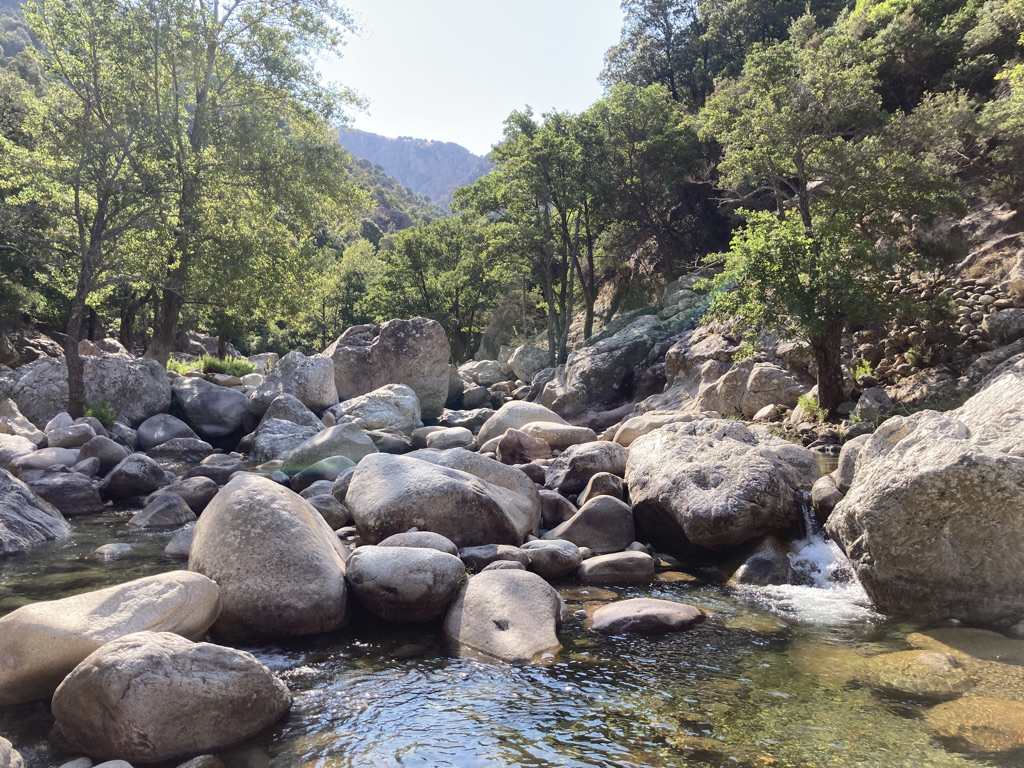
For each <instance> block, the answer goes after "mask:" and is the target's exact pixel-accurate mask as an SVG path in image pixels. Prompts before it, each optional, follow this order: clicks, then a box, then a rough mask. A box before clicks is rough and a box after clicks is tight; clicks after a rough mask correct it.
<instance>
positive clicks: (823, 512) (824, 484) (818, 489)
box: [811, 475, 843, 523]
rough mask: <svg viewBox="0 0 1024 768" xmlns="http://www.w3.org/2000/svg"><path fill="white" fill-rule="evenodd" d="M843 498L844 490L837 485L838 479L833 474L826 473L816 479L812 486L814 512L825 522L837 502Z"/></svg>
mask: <svg viewBox="0 0 1024 768" xmlns="http://www.w3.org/2000/svg"><path fill="white" fill-rule="evenodd" d="M842 500H843V492H842V491H840V490H839V488H838V487H836V481H835V479H834V478H833V477H832V475H824V476H822V477H819V478H818V479H817V480H815V481H814V485H812V486H811V506H813V507H814V514H815V516H816V517H817V518H818V520H819V521H820V522H822V523H824V522H825V521H826V520H828V516H829V515H831V514H832V510H833V509H835V508H836V504H838V503H839V502H840V501H842Z"/></svg>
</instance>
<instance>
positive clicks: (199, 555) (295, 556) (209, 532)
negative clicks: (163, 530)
mask: <svg viewBox="0 0 1024 768" xmlns="http://www.w3.org/2000/svg"><path fill="white" fill-rule="evenodd" d="M344 557H345V552H344V550H343V548H342V546H341V543H340V542H339V540H338V537H337V536H335V535H334V531H332V530H331V528H330V526H328V525H327V523H326V522H325V521H324V519H323V517H322V516H321V515H320V513H319V512H317V511H316V510H315V509H314V508H313V507H312V506H311V505H310V504H309V502H307V501H306V500H305V499H303V498H302V497H301V496H299V495H298V494H296V493H293V492H292V491H290V490H288V489H287V488H284V487H283V486H280V485H278V484H277V483H275V482H274V481H273V480H270V479H269V478H266V477H261V476H259V475H252V474H242V475H237V476H235V477H234V478H233V479H232V480H231V481H230V482H229V483H228V484H227V485H225V486H224V487H223V488H222V489H221V490H220V492H219V493H218V494H217V495H216V496H215V497H214V499H213V501H211V502H210V504H209V505H208V506H207V507H206V510H205V511H204V512H203V514H202V515H201V516H200V518H199V522H198V523H196V527H195V532H194V533H193V538H192V548H191V552H190V554H189V561H188V567H189V570H190V571H195V572H196V573H201V574H203V575H205V576H208V577H209V578H211V579H213V580H214V581H216V582H217V584H218V585H220V588H221V597H222V600H223V610H222V612H221V615H220V617H219V618H218V619H217V622H216V624H215V625H214V627H213V630H214V631H215V632H216V633H217V634H218V635H220V636H224V637H229V638H253V637H274V636H284V635H315V634H320V633H322V632H331V631H333V630H336V629H340V628H341V627H342V626H343V625H344V623H345V597H346V595H345V562H344Z"/></svg>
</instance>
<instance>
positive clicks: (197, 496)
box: [146, 477, 220, 515]
mask: <svg viewBox="0 0 1024 768" xmlns="http://www.w3.org/2000/svg"><path fill="white" fill-rule="evenodd" d="M219 490H220V486H219V485H217V483H215V482H214V481H213V480H211V479H210V478H208V477H189V478H182V479H181V480H175V481H174V482H173V483H171V484H170V485H167V486H164V487H163V488H161V489H160V490H158V491H156V493H155V494H153V495H150V496H149V497H147V498H146V503H147V504H148V503H149V502H150V501H152V499H153V496H155V495H156V494H160V493H175V494H177V495H178V496H180V497H181V498H182V499H183V500H184V502H185V503H186V504H188V507H189V509H191V510H192V511H193V512H195V513H196V514H197V515H198V514H200V513H201V512H202V511H203V510H204V509H206V505H207V504H209V503H210V502H211V501H213V497H214V496H216V495H217V491H219Z"/></svg>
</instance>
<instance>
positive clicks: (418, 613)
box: [347, 546, 466, 622]
mask: <svg viewBox="0 0 1024 768" xmlns="http://www.w3.org/2000/svg"><path fill="white" fill-rule="evenodd" d="M465 575H466V568H465V566H464V565H463V564H462V561H461V560H460V559H459V558H458V557H455V556H454V555H450V554H447V553H445V552H439V551H438V550H436V549H431V548H423V547H408V546H405V547H396V546H386V547H372V546H366V547H359V548H358V549H357V550H356V551H355V552H353V553H352V556H351V557H350V558H349V561H348V572H347V576H348V582H349V584H350V585H351V587H352V594H353V595H354V596H355V598H356V599H357V600H358V601H359V602H360V603H362V604H363V605H364V606H365V607H366V608H367V609H368V610H369V611H370V612H371V613H373V614H374V615H375V616H379V617H380V618H382V619H385V620H386V621H398V622H424V621H433V620H434V619H436V618H438V617H439V616H441V615H442V614H443V613H444V610H445V608H447V607H448V603H450V602H451V601H452V598H453V597H454V596H455V592H456V590H457V589H458V588H459V584H460V583H461V582H462V579H463V578H464V577H465Z"/></svg>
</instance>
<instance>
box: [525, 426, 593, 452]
mask: <svg viewBox="0 0 1024 768" xmlns="http://www.w3.org/2000/svg"><path fill="white" fill-rule="evenodd" d="M521 431H522V432H523V433H524V434H526V435H529V436H530V437H535V438H537V439H539V440H543V441H544V442H545V443H547V444H548V445H549V446H551V449H552V450H555V451H564V450H565V449H566V448H568V447H570V446H572V445H582V444H583V443H593V442H597V433H596V432H594V430H592V429H591V428H590V427H575V426H572V425H571V424H555V423H553V422H550V421H531V422H529V423H528V424H524V425H523V426H522V429H521Z"/></svg>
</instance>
